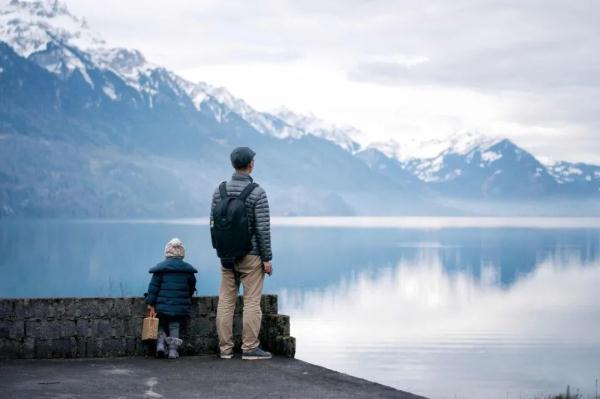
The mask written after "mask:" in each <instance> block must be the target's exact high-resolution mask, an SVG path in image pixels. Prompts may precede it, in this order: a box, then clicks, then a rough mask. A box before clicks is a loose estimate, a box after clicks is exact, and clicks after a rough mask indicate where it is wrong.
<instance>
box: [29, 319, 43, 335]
mask: <svg viewBox="0 0 600 399" xmlns="http://www.w3.org/2000/svg"><path fill="white" fill-rule="evenodd" d="M25 336H26V337H32V338H44V336H45V332H44V331H43V329H42V322H41V321H40V320H35V319H32V320H25Z"/></svg>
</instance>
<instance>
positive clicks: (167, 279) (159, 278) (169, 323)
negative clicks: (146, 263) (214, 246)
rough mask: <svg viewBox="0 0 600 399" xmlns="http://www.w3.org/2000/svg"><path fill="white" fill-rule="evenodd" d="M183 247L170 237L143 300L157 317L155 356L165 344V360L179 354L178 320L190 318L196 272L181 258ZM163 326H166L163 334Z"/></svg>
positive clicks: (161, 354) (160, 352)
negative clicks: (163, 257) (163, 256)
mask: <svg viewBox="0 0 600 399" xmlns="http://www.w3.org/2000/svg"><path fill="white" fill-rule="evenodd" d="M184 256H185V248H184V247H183V243H182V242H181V241H180V240H179V239H178V238H173V239H172V240H171V241H169V242H168V243H167V245H166V246H165V257H166V259H165V260H164V261H162V262H160V263H159V264H157V265H156V266H154V267H153V268H152V269H150V273H152V274H153V276H152V280H151V281H150V285H149V286H148V293H147V295H146V303H147V304H148V310H149V311H150V314H151V315H158V318H159V320H160V322H159V328H158V340H157V342H156V355H157V356H164V355H165V343H166V344H167V346H168V349H169V359H176V358H178V357H179V352H178V351H177V349H178V348H179V347H180V346H181V345H182V344H183V341H182V340H181V339H179V327H180V325H181V322H182V321H184V320H185V319H186V318H188V317H190V310H191V306H192V295H193V294H194V291H196V277H194V273H197V272H198V271H197V270H196V269H194V268H193V267H192V265H190V264H189V263H187V262H184V261H183V258H184ZM165 329H168V331H169V336H168V337H167V335H166V333H165Z"/></svg>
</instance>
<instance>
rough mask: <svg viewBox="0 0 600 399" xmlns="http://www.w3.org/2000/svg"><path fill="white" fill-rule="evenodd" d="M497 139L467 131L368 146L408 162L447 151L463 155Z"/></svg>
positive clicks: (432, 156) (434, 156)
mask: <svg viewBox="0 0 600 399" xmlns="http://www.w3.org/2000/svg"><path fill="white" fill-rule="evenodd" d="M499 141H500V139H499V138H496V137H490V136H485V135H483V134H481V133H476V132H471V131H467V132H458V133H454V134H452V135H449V136H447V137H445V138H443V139H427V140H419V139H417V138H410V139H406V140H401V141H400V140H393V139H392V140H388V141H384V142H375V143H372V144H370V145H369V146H368V148H375V149H377V150H379V151H381V152H383V153H384V154H386V155H387V156H388V157H390V158H395V159H397V160H398V161H400V162H408V161H410V160H412V159H432V158H436V157H438V156H441V155H443V154H449V153H453V154H463V155H464V154H467V153H469V152H472V151H473V150H475V149H477V148H482V147H489V146H491V145H493V144H494V143H497V142H499Z"/></svg>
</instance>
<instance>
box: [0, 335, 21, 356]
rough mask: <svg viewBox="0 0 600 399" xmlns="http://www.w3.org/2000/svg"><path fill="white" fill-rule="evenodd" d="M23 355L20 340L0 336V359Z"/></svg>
mask: <svg viewBox="0 0 600 399" xmlns="http://www.w3.org/2000/svg"><path fill="white" fill-rule="evenodd" d="M20 357H23V345H22V343H21V341H20V340H15V339H10V338H0V359H16V358H20Z"/></svg>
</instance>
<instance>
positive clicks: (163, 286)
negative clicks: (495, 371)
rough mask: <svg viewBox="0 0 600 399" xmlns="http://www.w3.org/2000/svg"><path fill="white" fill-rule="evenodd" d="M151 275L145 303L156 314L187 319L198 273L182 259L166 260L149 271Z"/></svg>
mask: <svg viewBox="0 0 600 399" xmlns="http://www.w3.org/2000/svg"><path fill="white" fill-rule="evenodd" d="M149 272H150V273H153V274H154V275H153V276H152V280H150V285H149V286H148V295H147V296H146V303H147V304H149V305H152V306H154V308H155V309H156V313H158V314H159V315H161V314H163V315H167V316H172V317H189V316H190V311H191V307H192V295H194V291H196V277H194V273H197V272H198V271H197V270H196V269H194V268H193V267H192V265H190V264H189V263H187V262H184V261H183V259H178V258H167V259H165V260H164V261H162V262H160V263H159V264H157V265H156V266H154V267H153V268H152V269H150V271H149Z"/></svg>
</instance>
